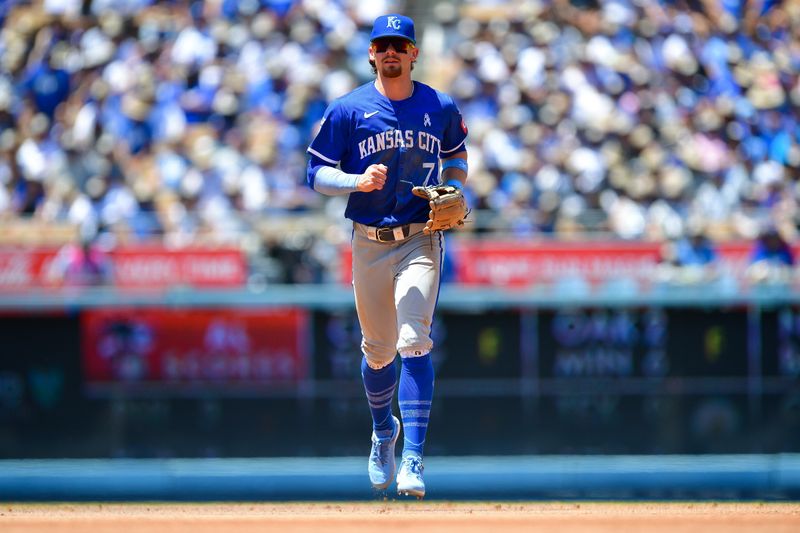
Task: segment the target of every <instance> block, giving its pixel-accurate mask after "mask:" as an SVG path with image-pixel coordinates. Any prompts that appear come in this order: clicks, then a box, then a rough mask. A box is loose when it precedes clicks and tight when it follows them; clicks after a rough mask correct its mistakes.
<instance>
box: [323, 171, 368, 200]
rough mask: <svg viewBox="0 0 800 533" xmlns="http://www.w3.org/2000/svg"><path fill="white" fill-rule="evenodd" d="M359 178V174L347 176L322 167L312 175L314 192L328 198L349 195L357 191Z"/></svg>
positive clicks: (344, 173)
mask: <svg viewBox="0 0 800 533" xmlns="http://www.w3.org/2000/svg"><path fill="white" fill-rule="evenodd" d="M359 177H360V175H359V174H348V173H346V172H342V171H341V170H339V169H338V168H333V167H329V166H325V165H322V166H320V167H319V168H318V169H317V172H316V174H315V175H314V190H315V191H317V192H320V193H322V194H326V195H328V196H339V195H343V194H350V193H351V192H355V191H357V190H358V179H359Z"/></svg>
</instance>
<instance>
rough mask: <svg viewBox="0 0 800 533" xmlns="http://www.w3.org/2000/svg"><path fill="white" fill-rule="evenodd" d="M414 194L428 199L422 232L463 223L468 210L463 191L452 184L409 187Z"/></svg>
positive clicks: (444, 228)
mask: <svg viewBox="0 0 800 533" xmlns="http://www.w3.org/2000/svg"><path fill="white" fill-rule="evenodd" d="M411 192H412V193H413V194H414V196H419V197H420V198H424V199H426V200H428V205H429V206H430V208H431V210H430V212H429V213H428V222H427V223H426V225H425V229H424V230H423V233H425V234H426V235H429V234H431V233H433V232H434V231H442V230H446V229H451V228H455V227H456V226H460V225H462V224H464V219H465V218H466V216H467V214H468V213H469V211H468V210H467V201H466V199H465V198H464V193H462V192H461V190H460V189H458V188H456V187H453V186H452V185H443V184H442V185H429V186H427V187H422V186H417V187H414V188H413V189H411Z"/></svg>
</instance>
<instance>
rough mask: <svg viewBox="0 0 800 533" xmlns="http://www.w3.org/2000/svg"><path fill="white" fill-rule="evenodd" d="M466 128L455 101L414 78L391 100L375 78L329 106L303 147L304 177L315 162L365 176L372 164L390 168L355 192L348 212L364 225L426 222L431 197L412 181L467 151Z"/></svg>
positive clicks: (432, 177)
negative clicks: (378, 184) (417, 191)
mask: <svg viewBox="0 0 800 533" xmlns="http://www.w3.org/2000/svg"><path fill="white" fill-rule="evenodd" d="M466 138H467V128H466V126H465V125H464V121H463V119H462V118H461V112H460V111H459V110H458V107H457V106H456V104H455V102H454V101H453V99H452V98H450V97H449V96H448V95H446V94H444V93H441V92H439V91H437V90H435V89H433V88H431V87H429V86H427V85H425V84H424V83H420V82H416V81H415V82H414V90H413V92H412V94H411V96H410V97H408V98H406V99H405V100H389V99H388V98H387V97H386V96H384V95H382V94H381V93H380V92H378V89H377V88H376V87H375V84H374V83H373V82H370V83H367V84H365V85H362V86H361V87H359V88H357V89H355V90H354V91H352V92H351V93H349V94H347V95H345V96H343V97H341V98H339V99H337V100H335V101H334V102H332V103H331V105H330V106H328V109H327V110H326V111H325V115H324V117H323V119H322V124H321V125H320V130H319V133H318V134H317V136H316V138H315V139H314V140H313V141H312V143H311V146H310V147H309V148H308V152H309V154H310V155H311V158H310V160H309V163H308V183H309V185H310V186H311V187H312V188H313V187H314V177H315V175H316V172H317V170H318V169H319V167H320V165H327V166H336V165H339V166H340V168H341V169H342V171H343V172H347V173H348V174H362V173H363V172H364V171H365V170H366V169H367V167H369V166H370V165H373V164H379V163H380V164H384V165H386V167H387V168H388V172H387V175H386V184H385V185H384V186H383V189H381V190H375V191H371V192H352V193H350V198H349V199H348V202H347V209H346V210H345V213H344V215H345V217H347V218H349V219H351V220H354V221H355V222H360V223H361V224H366V225H368V226H379V227H388V226H398V225H402V224H409V223H411V222H425V221H427V220H428V211H429V208H428V203H427V202H426V201H425V200H423V199H421V198H418V197H416V196H414V195H413V194H411V188H412V187H414V186H416V185H431V184H435V183H439V159H440V158H447V157H450V156H452V155H455V154H457V153H459V152H462V151H464V150H466V148H465V146H464V143H465V141H466Z"/></svg>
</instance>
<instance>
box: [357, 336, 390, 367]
mask: <svg viewBox="0 0 800 533" xmlns="http://www.w3.org/2000/svg"><path fill="white" fill-rule="evenodd" d="M361 351H362V352H363V354H364V359H365V360H366V361H367V365H368V366H369V367H370V368H371V369H373V370H380V369H381V368H383V367H385V366H386V365H388V364H389V363H391V362H392V361H394V358H395V356H396V355H397V351H396V350H395V348H394V346H381V345H379V344H375V343H371V342H367V341H362V342H361Z"/></svg>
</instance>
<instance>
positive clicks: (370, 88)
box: [307, 15, 467, 498]
mask: <svg viewBox="0 0 800 533" xmlns="http://www.w3.org/2000/svg"><path fill="white" fill-rule="evenodd" d="M418 54H419V50H418V49H417V47H416V39H415V34H414V22H413V21H412V20H411V19H410V18H408V17H405V16H402V15H384V16H381V17H378V18H377V19H375V23H374V26H373V28H372V33H371V36H370V48H369V62H370V64H371V65H372V67H373V71H374V72H375V73H376V79H375V80H374V81H371V82H369V83H367V84H365V85H362V86H361V87H358V88H357V89H355V90H354V91H352V92H351V93H349V94H346V95H344V96H343V97H341V98H339V99H337V100H336V101H334V102H332V103H331V104H330V106H329V107H328V109H327V110H326V111H325V114H324V117H323V119H322V123H321V125H320V129H319V132H318V133H317V135H316V137H315V138H314V140H313V141H312V143H311V146H310V147H309V148H308V152H309V154H310V159H309V163H308V176H307V177H308V183H309V185H310V186H311V187H313V188H314V189H315V190H317V191H319V192H321V193H323V194H327V195H340V194H342V195H344V194H348V195H349V198H348V202H347V208H346V210H345V217H347V218H349V219H351V220H352V221H353V235H352V253H353V288H354V293H355V303H356V312H357V313H358V318H359V323H360V325H361V333H362V342H361V350H362V353H363V358H362V362H361V376H362V378H363V382H364V388H365V390H366V395H367V401H368V403H369V408H370V411H371V413H372V422H373V432H372V449H371V452H370V456H369V463H368V472H369V477H370V481H371V482H372V485H373V487H374V488H375V489H376V490H385V489H387V488H388V487H389V486H390V485H391V483H392V481H393V480H394V475H395V451H394V448H395V443H396V442H397V439H398V435H399V434H400V429H401V426H400V421H399V420H398V419H397V417H396V416H394V415H393V413H392V401H393V398H394V393H395V388H396V386H397V381H398V377H397V367H396V356H397V354H398V353H399V354H400V357H401V360H402V368H401V371H400V377H399V390H398V405H399V408H400V415H401V418H402V421H403V424H402V428H403V452H402V461H401V463H400V467H399V469H398V470H397V490H398V493H400V494H404V495H412V496H416V497H418V498H422V497H423V496H424V495H425V483H424V481H423V477H422V472H423V463H422V457H423V446H424V444H425V434H426V431H427V428H428V419H429V415H430V410H431V400H432V398H433V381H434V372H433V365H432V364H431V356H430V351H431V348H432V347H433V342H432V341H431V337H430V333H431V322H432V319H433V312H434V307H435V305H436V300H437V296H438V294H439V279H440V273H441V266H442V256H443V254H444V239H443V237H442V234H441V231H440V230H444V229H448V228H450V227H453V226H455V225H458V224H460V223H461V221H462V220H463V218H464V216H466V213H467V210H466V204H465V202H464V197H463V194H462V192H461V189H462V188H463V184H464V182H465V181H466V179H467V152H466V148H465V141H466V137H467V128H466V126H465V125H464V122H463V120H462V118H461V113H460V112H459V110H458V108H457V107H456V104H455V103H454V102H453V100H452V98H451V97H449V96H448V95H446V94H443V93H441V92H439V91H436V90H435V89H433V88H431V87H429V86H427V85H425V84H423V83H420V82H417V81H413V80H412V78H411V70H412V69H413V65H414V62H415V61H416V59H417V55H418ZM440 166H441V172H440ZM434 189H438V193H437V192H436V191H435V190H434ZM430 191H434V192H432V194H429V192H430Z"/></svg>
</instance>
